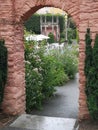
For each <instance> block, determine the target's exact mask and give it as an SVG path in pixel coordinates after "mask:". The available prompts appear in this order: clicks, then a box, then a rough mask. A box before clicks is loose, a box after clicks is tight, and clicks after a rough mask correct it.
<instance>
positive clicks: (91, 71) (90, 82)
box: [85, 28, 98, 119]
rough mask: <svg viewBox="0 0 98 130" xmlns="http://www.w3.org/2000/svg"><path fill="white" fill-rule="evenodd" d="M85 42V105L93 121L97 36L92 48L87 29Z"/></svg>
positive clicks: (97, 104)
mask: <svg viewBox="0 0 98 130" xmlns="http://www.w3.org/2000/svg"><path fill="white" fill-rule="evenodd" d="M85 42H86V51H85V54H86V58H85V76H86V95H87V105H88V109H89V112H90V115H91V117H92V118H93V119H98V62H97V61H98V56H97V55H98V54H97V53H98V35H96V37H95V44H94V47H93V48H92V46H91V42H92V40H91V37H90V29H89V28H88V29H87V33H86V36H85Z"/></svg>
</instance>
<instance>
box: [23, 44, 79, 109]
mask: <svg viewBox="0 0 98 130" xmlns="http://www.w3.org/2000/svg"><path fill="white" fill-rule="evenodd" d="M35 44H36V43H32V42H31V43H29V42H26V43H25V60H26V101H27V102H26V106H27V111H30V110H31V109H32V108H33V107H36V108H38V109H41V108H42V102H43V100H44V99H48V98H50V97H51V96H52V95H53V94H54V92H55V87H56V86H59V85H62V84H64V83H65V82H67V81H68V80H69V77H68V74H67V73H66V72H65V70H66V68H67V63H66V64H65V59H66V61H67V60H68V59H69V57H68V56H66V57H65V52H66V51H64V53H62V52H61V51H60V50H54V51H49V53H45V48H44V47H43V45H40V48H39V49H36V47H35ZM72 50H73V49H72ZM70 53H72V51H70ZM74 53H75V52H74ZM64 57H65V58H64ZM75 57H76V53H75ZM75 57H74V56H73V58H71V61H70V63H69V64H72V63H73V61H74V59H75ZM69 64H68V65H69ZM72 67H74V65H72ZM71 69H72V68H71ZM74 71H75V70H74ZM70 73H71V72H70Z"/></svg>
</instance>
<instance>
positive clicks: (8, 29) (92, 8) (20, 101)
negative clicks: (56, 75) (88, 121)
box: [0, 0, 98, 119]
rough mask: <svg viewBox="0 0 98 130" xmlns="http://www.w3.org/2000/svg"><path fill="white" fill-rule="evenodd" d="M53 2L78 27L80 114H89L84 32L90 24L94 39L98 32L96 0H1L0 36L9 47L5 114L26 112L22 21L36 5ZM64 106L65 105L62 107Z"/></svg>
mask: <svg viewBox="0 0 98 130" xmlns="http://www.w3.org/2000/svg"><path fill="white" fill-rule="evenodd" d="M45 6H52V7H57V8H60V9H62V10H64V11H67V12H68V13H69V14H70V15H71V16H72V17H73V19H74V21H75V23H76V25H77V28H78V31H79V39H80V40H79V90H80V96H79V118H80V119H84V118H88V117H89V113H88V109H87V104H86V96H85V76H84V60H85V53H84V52H85V42H84V39H85V32H86V28H87V27H88V26H89V27H90V28H91V32H92V38H93V39H94V37H95V33H96V32H98V0H70V1H69V0H21V1H19V0H0V38H4V39H5V42H6V46H7V48H8V80H7V84H6V88H5V93H4V100H3V104H2V108H3V110H4V112H5V113H6V114H11V115H18V114H21V113H24V112H25V65H24V45H23V44H24V43H23V22H24V20H26V19H28V18H29V17H30V16H31V15H32V13H34V12H36V11H37V10H38V9H40V8H42V7H45ZM65 109H66V108H65Z"/></svg>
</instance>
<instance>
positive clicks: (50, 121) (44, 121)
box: [11, 114, 76, 130]
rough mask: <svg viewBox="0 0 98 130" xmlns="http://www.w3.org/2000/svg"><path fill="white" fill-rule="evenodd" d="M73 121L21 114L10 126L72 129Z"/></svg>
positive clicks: (57, 129) (56, 129)
mask: <svg viewBox="0 0 98 130" xmlns="http://www.w3.org/2000/svg"><path fill="white" fill-rule="evenodd" d="M75 122H76V120H75V119H67V118H66V119H65V118H57V117H46V116H37V115H27V114H23V115H21V116H20V117H19V118H18V119H17V120H16V121H15V122H14V123H12V124H11V127H16V128H22V129H24V128H26V129H30V130H73V128H74V125H75ZM22 129H21V130H22ZM13 130H14V129H13ZM17 130H18V129H17Z"/></svg>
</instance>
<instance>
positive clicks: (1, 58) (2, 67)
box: [0, 40, 7, 104]
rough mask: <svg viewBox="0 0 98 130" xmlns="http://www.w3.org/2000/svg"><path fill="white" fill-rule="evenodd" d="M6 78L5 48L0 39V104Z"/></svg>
mask: <svg viewBox="0 0 98 130" xmlns="http://www.w3.org/2000/svg"><path fill="white" fill-rule="evenodd" d="M6 80H7V48H6V47H5V46H4V40H0V104H1V103H2V100H3V94H4V87H5V84H6Z"/></svg>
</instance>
